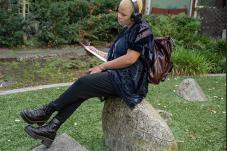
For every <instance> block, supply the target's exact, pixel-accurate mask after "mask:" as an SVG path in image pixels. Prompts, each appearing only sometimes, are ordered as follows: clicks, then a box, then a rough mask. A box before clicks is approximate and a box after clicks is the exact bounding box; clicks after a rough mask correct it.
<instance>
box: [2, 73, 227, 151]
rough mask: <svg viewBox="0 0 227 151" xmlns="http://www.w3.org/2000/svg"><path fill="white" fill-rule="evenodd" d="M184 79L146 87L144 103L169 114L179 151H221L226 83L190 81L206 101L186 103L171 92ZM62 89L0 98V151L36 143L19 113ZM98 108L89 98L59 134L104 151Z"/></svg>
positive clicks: (216, 79)
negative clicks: (196, 86)
mask: <svg viewBox="0 0 227 151" xmlns="http://www.w3.org/2000/svg"><path fill="white" fill-rule="evenodd" d="M184 78H185V77H176V78H170V79H169V80H167V81H165V82H164V83H161V84H160V85H158V86H154V85H150V87H149V94H148V95H147V97H146V99H147V100H148V101H149V102H150V103H151V104H152V105H153V106H154V107H155V108H158V109H162V110H165V111H168V112H170V113H171V114H172V122H171V125H170V128H171V129H172V131H173V134H174V135H175V138H176V141H177V142H178V147H179V151H224V150H225V149H226V131H225V129H226V125H225V123H226V103H225V102H226V79H225V77H194V78H195V79H196V80H197V82H198V83H199V84H200V86H201V87H202V89H203V90H204V93H205V94H206V96H207V97H208V101H206V102H188V101H184V100H183V99H181V98H179V97H178V96H177V95H176V93H175V90H176V89H177V86H178V85H179V84H180V82H181V81H182V80H183V79H184ZM65 89H66V87H63V88H54V89H46V90H39V91H33V92H26V93H20V94H13V95H7V96H0V103H1V106H0V115H1V116H0V121H1V127H0V150H1V151H26V150H29V149H31V148H32V147H34V146H36V145H37V144H38V143H40V142H39V141H36V140H33V139H31V138H30V137H29V136H28V135H27V134H25V133H24V130H23V128H24V127H25V126H26V124H25V123H24V122H23V121H22V120H21V118H20V116H19V112H20V111H21V110H23V109H24V108H33V107H38V106H40V105H42V104H44V103H47V102H49V101H51V100H53V99H55V98H57V97H58V96H59V95H60V94H61V93H62V92H63V91H64V90H65ZM102 108H103V103H100V102H99V100H98V99H90V100H89V101H87V102H85V103H84V104H82V105H81V107H80V108H79V109H78V110H77V111H76V112H75V113H74V114H73V115H72V116H71V118H70V119H69V120H68V121H66V123H65V124H64V125H63V126H62V127H61V128H60V130H59V134H61V133H67V134H68V135H70V136H72V137H73V138H74V139H75V140H77V141H78V142H79V143H80V144H82V145H84V146H85V147H86V148H87V149H88V150H90V151H108V150H109V149H108V147H106V146H105V145H104V140H103V133H102V127H101V124H102V123H101V113H102Z"/></svg>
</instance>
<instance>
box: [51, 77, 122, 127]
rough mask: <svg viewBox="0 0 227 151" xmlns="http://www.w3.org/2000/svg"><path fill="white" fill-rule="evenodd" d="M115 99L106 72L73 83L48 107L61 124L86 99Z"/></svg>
mask: <svg viewBox="0 0 227 151" xmlns="http://www.w3.org/2000/svg"><path fill="white" fill-rule="evenodd" d="M109 96H111V97H117V96H118V95H117V93H116V91H115V90H114V87H113V85H112V83H111V79H110V77H109V76H108V73H107V72H101V73H95V74H89V75H85V76H82V77H80V78H79V79H78V80H77V81H75V82H74V83H73V84H72V85H71V86H70V87H69V88H68V89H67V90H66V91H65V92H64V93H63V94H62V95H60V97H59V98H58V99H56V100H55V101H53V102H51V103H50V104H49V105H50V106H51V107H53V108H54V110H56V111H58V113H57V115H56V116H55V117H56V118H57V119H58V120H60V121H61V122H62V123H63V122H65V121H66V120H67V119H68V118H69V117H70V115H72V114H73V112H74V111H75V110H76V109H77V108H78V107H79V106H80V105H81V104H82V103H83V102H84V101H85V100H87V99H89V98H92V97H109Z"/></svg>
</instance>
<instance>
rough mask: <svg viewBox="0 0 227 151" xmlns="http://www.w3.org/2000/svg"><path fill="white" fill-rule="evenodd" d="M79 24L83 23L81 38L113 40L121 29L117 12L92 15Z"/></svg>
mask: <svg viewBox="0 0 227 151" xmlns="http://www.w3.org/2000/svg"><path fill="white" fill-rule="evenodd" d="M79 24H80V25H81V34H80V38H82V39H84V38H85V39H89V40H96V41H108V42H110V41H113V39H114V38H115V37H116V35H117V34H118V33H119V31H120V29H121V27H120V25H119V24H118V22H117V17H116V13H110V14H101V15H97V16H91V17H90V18H88V19H87V20H84V21H83V22H81V23H79Z"/></svg>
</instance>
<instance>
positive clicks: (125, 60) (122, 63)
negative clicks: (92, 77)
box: [89, 49, 140, 73]
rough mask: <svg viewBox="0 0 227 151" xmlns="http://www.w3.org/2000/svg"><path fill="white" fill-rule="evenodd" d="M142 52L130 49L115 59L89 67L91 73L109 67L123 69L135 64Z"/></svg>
mask: <svg viewBox="0 0 227 151" xmlns="http://www.w3.org/2000/svg"><path fill="white" fill-rule="evenodd" d="M139 56H140V53H139V52H137V51H135V50H130V49H128V51H127V54H125V55H123V56H121V57H119V58H116V59H114V60H111V61H108V62H105V63H102V64H101V65H98V66H95V67H93V68H91V69H89V72H90V73H97V72H101V71H103V70H107V69H121V68H126V67H128V66H130V65H132V64H134V63H135V62H136V61H137V59H138V58H139Z"/></svg>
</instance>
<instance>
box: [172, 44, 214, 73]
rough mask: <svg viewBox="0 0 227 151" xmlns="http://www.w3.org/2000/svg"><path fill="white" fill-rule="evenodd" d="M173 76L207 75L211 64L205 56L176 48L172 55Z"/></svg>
mask: <svg viewBox="0 0 227 151" xmlns="http://www.w3.org/2000/svg"><path fill="white" fill-rule="evenodd" d="M172 61H173V63H174V68H173V74H174V75H200V74H207V73H208V71H209V69H210V68H211V64H210V63H209V61H208V60H207V59H206V57H205V56H203V55H202V54H200V53H198V52H196V51H190V50H187V49H184V48H182V47H177V48H176V50H175V51H174V52H173V54H172Z"/></svg>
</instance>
